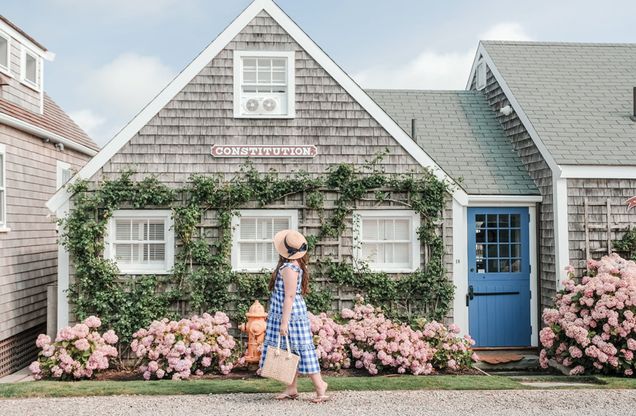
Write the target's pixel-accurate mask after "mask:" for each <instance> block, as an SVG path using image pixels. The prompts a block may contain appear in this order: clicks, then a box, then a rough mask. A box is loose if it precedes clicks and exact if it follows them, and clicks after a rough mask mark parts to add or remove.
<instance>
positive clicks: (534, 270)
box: [528, 206, 541, 347]
mask: <svg viewBox="0 0 636 416" xmlns="http://www.w3.org/2000/svg"><path fill="white" fill-rule="evenodd" d="M528 216H529V218H530V222H529V224H528V231H529V244H530V247H529V248H530V326H531V327H532V335H531V338H530V343H531V345H532V346H533V347H538V346H539V328H540V327H541V324H540V322H539V302H541V293H539V279H538V271H539V268H538V267H539V265H538V261H537V244H538V241H537V207H536V206H529V207H528Z"/></svg>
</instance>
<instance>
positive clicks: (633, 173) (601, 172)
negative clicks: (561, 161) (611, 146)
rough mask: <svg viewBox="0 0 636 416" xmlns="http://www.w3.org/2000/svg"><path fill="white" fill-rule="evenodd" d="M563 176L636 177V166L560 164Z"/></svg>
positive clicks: (584, 177) (593, 177)
mask: <svg viewBox="0 0 636 416" xmlns="http://www.w3.org/2000/svg"><path fill="white" fill-rule="evenodd" d="M560 167H561V178H577V179H636V166H600V165H560Z"/></svg>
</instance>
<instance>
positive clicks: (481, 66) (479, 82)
mask: <svg viewBox="0 0 636 416" xmlns="http://www.w3.org/2000/svg"><path fill="white" fill-rule="evenodd" d="M475 88H477V89H478V90H483V89H484V88H486V63H485V62H484V61H483V60H480V61H479V63H478V64H477V68H475Z"/></svg>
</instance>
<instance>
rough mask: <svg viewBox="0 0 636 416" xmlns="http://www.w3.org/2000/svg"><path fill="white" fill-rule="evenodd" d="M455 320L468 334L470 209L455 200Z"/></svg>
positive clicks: (463, 332) (464, 332) (453, 219)
mask: <svg viewBox="0 0 636 416" xmlns="http://www.w3.org/2000/svg"><path fill="white" fill-rule="evenodd" d="M452 221H453V268H452V273H453V284H454V285H455V296H454V297H453V322H454V323H455V324H456V325H457V326H459V328H460V329H461V334H462V335H465V334H468V331H469V330H470V328H469V321H468V307H467V306H466V294H467V293H468V243H467V239H468V209H467V208H466V206H464V205H462V204H460V203H459V202H458V201H455V200H454V201H453V218H452Z"/></svg>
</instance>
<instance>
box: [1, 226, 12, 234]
mask: <svg viewBox="0 0 636 416" xmlns="http://www.w3.org/2000/svg"><path fill="white" fill-rule="evenodd" d="M10 231H11V228H9V227H2V226H0V233H8V232H10Z"/></svg>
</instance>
